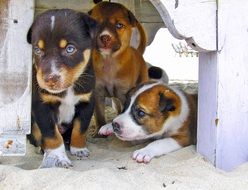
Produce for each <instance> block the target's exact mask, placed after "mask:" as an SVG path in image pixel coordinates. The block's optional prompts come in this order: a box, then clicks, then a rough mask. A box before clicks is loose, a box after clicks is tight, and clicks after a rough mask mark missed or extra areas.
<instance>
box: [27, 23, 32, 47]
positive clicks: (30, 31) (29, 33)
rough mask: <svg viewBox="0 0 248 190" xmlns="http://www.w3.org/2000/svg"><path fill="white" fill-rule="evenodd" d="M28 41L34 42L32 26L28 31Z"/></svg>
mask: <svg viewBox="0 0 248 190" xmlns="http://www.w3.org/2000/svg"><path fill="white" fill-rule="evenodd" d="M27 42H28V43H29V44H31V43H32V26H31V27H30V28H29V30H28V33H27Z"/></svg>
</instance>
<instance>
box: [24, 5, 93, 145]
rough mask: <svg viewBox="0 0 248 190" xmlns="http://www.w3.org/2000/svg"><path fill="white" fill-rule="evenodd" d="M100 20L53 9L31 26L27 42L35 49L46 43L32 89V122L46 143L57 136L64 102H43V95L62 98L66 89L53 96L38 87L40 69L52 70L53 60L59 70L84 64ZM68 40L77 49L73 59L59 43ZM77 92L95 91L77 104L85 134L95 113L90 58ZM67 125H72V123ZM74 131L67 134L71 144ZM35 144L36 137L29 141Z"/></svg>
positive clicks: (75, 91)
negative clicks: (53, 21)
mask: <svg viewBox="0 0 248 190" xmlns="http://www.w3.org/2000/svg"><path fill="white" fill-rule="evenodd" d="M52 16H55V17H56V21H55V26H54V29H53V30H51V17H52ZM96 25H97V23H96V21H94V20H93V19H91V18H90V17H89V16H88V15H85V14H83V13H79V12H75V11H73V10H69V9H57V10H49V11H47V12H45V13H43V14H41V15H40V16H37V18H36V20H35V21H34V23H33V24H32V26H31V27H30V29H29V31H28V34H27V41H28V43H31V44H32V46H33V47H35V46H37V42H38V41H39V40H40V39H43V40H44V41H45V43H46V44H45V46H46V47H45V50H44V55H43V56H35V66H34V67H33V89H32V123H36V124H37V125H38V127H39V129H40V131H41V134H42V139H41V145H42V142H43V141H42V140H43V139H44V138H47V137H54V135H55V128H56V126H59V125H60V124H58V112H59V110H58V108H59V106H60V102H56V103H44V102H43V101H42V99H41V94H51V95H54V96H58V97H64V96H65V95H66V90H65V91H64V92H61V93H58V94H52V93H50V92H49V91H47V89H42V88H41V87H40V86H39V85H38V81H37V78H36V74H37V70H36V68H42V69H43V71H44V72H45V71H46V70H49V67H51V63H50V62H51V59H53V60H55V61H54V62H55V63H56V65H57V66H58V67H60V66H63V67H65V68H67V67H68V68H73V67H75V66H77V65H78V64H80V63H81V62H82V61H83V60H84V59H85V57H84V55H83V52H84V50H86V49H92V45H93V39H92V38H93V37H94V33H95V28H96ZM62 38H65V39H67V40H69V41H70V42H72V43H73V44H74V45H75V46H76V47H77V52H76V53H75V54H73V56H70V57H68V56H64V55H63V53H62V50H61V48H59V47H58V44H59V41H60V40H61V39H62ZM72 86H73V90H74V93H75V94H77V95H80V94H84V93H89V92H92V96H91V98H90V100H89V101H88V102H78V104H76V105H75V114H74V118H73V120H74V119H75V118H77V119H79V120H80V123H81V133H84V132H85V131H86V130H87V128H88V126H89V123H90V120H91V117H92V115H93V111H94V104H95V103H94V87H95V76H94V71H93V65H92V60H91V58H90V60H89V62H88V63H87V66H86V69H85V70H84V72H83V73H82V74H81V75H80V76H79V78H78V79H77V80H76V81H75V82H74V84H72ZM73 120H72V121H71V123H68V124H66V125H68V126H70V125H72V122H73ZM68 128H69V129H70V130H69V131H67V132H66V133H65V134H64V137H65V138H66V139H65V142H67V141H68V139H69V138H70V134H71V128H70V127H68ZM29 139H31V141H32V143H34V144H36V145H37V142H35V141H34V137H33V136H32V135H31V137H30V138H29ZM36 140H37V139H36Z"/></svg>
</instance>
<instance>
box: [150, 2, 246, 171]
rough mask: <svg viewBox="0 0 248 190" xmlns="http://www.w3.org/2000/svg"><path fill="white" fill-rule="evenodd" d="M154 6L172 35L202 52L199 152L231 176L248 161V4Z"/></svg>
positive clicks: (200, 66) (166, 4)
mask: <svg viewBox="0 0 248 190" xmlns="http://www.w3.org/2000/svg"><path fill="white" fill-rule="evenodd" d="M151 2H152V3H153V5H154V6H155V7H156V8H157V9H158V11H159V12H160V14H161V16H162V18H163V20H164V22H165V24H166V26H167V27H168V29H169V31H170V32H171V34H172V35H173V36H175V37H176V38H179V39H185V40H186V41H187V42H188V44H189V45H190V46H191V47H192V48H193V49H195V50H197V51H199V52H200V56H199V89H198V90H199V100H198V101H199V107H198V135H197V137H198V142H197V151H198V152H199V153H201V154H202V155H204V156H205V157H206V158H207V159H208V160H210V161H211V162H212V163H213V164H214V165H215V166H216V167H218V168H221V169H224V170H226V171H230V170H232V169H233V168H235V167H237V166H238V165H240V164H241V163H243V162H246V161H248V96H247V93H248V74H247V73H248V53H247V49H248V24H247V23H248V17H247V10H248V2H247V1H246V0H240V1H238V2H237V1H235V0H217V1H215V0H206V1H198V0H184V1H178V0H176V1H174V0H151ZM179 69H180V68H179Z"/></svg>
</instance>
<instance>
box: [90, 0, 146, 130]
mask: <svg viewBox="0 0 248 190" xmlns="http://www.w3.org/2000/svg"><path fill="white" fill-rule="evenodd" d="M90 15H91V16H92V17H93V18H94V19H96V20H97V21H98V22H99V23H100V26H99V30H98V32H97V37H96V48H95V49H94V50H93V65H94V70H95V75H96V80H97V81H96V109H95V114H96V123H97V126H98V128H99V127H101V126H102V125H104V124H106V121H105V116H104V110H105V109H104V99H105V97H113V98H115V104H116V106H117V110H118V112H120V111H121V110H122V105H123V104H124V102H125V100H126V93H127V92H128V91H129V90H130V89H131V88H133V87H134V86H136V85H137V84H139V83H142V82H146V81H147V80H148V72H147V67H146V64H145V61H144V59H143V57H142V54H143V52H144V49H145V46H146V36H145V32H144V29H143V28H142V26H141V25H140V23H139V22H138V21H137V19H136V18H135V17H134V15H133V14H132V13H131V12H130V11H129V10H128V9H126V8H125V7H124V6H123V5H121V4H118V3H109V2H101V3H99V4H97V5H96V6H95V7H94V8H93V9H92V10H91V11H90ZM117 24H121V25H123V27H120V28H117ZM132 27H137V28H138V30H139V32H140V36H141V38H140V44H139V47H138V49H137V50H136V49H134V48H133V47H131V46H130V38H131V34H132ZM103 31H108V35H109V36H110V38H107V39H108V40H107V42H106V44H104V42H103V41H101V37H102V36H103V35H102V32H103ZM104 45H105V46H107V48H106V47H105V48H106V49H109V50H110V51H111V52H110V53H109V54H107V55H103V54H104V53H103V52H102V51H104V50H102V49H104V47H102V46H104ZM116 99H118V100H119V101H120V102H119V104H118V102H117V101H116ZM118 105H119V106H118Z"/></svg>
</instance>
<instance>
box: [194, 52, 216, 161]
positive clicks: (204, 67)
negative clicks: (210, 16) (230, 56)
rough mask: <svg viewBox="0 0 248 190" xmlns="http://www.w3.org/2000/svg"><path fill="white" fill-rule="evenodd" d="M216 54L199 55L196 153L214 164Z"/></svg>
mask: <svg viewBox="0 0 248 190" xmlns="http://www.w3.org/2000/svg"><path fill="white" fill-rule="evenodd" d="M217 67H218V65H217V55H216V52H208V53H200V54H199V80H198V121H197V123H198V129H197V152H199V153H201V154H202V155H204V156H205V157H206V158H208V160H209V161H211V162H212V163H213V164H215V161H216V143H217V128H216V127H217V126H216V124H217V123H218V117H217V110H218V100H217V99H218V91H217V85H218V74H217Z"/></svg>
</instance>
